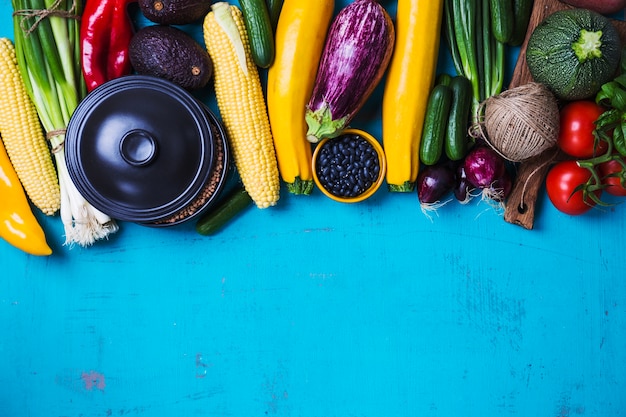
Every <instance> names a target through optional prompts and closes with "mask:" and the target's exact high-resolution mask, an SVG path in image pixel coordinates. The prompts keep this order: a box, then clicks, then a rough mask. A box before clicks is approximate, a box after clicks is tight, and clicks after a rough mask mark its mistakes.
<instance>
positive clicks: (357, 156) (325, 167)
mask: <svg viewBox="0 0 626 417" xmlns="http://www.w3.org/2000/svg"><path fill="white" fill-rule="evenodd" d="M379 172H380V166H379V163H378V155H377V154H376V151H375V149H374V148H373V147H372V145H370V144H369V143H368V142H367V141H366V140H365V139H363V138H361V137H360V136H358V135H355V134H350V135H344V136H340V137H337V138H334V139H331V140H330V141H328V142H327V143H326V144H325V145H324V146H323V148H322V149H320V152H319V153H318V160H317V174H318V178H319V180H320V183H321V185H322V186H323V187H324V188H326V189H327V190H329V191H330V192H331V193H332V194H334V195H336V196H339V197H356V196H358V195H359V194H362V193H363V192H365V191H366V190H367V189H368V188H369V187H371V185H372V184H373V183H374V182H375V181H376V180H377V178H378V173H379Z"/></svg>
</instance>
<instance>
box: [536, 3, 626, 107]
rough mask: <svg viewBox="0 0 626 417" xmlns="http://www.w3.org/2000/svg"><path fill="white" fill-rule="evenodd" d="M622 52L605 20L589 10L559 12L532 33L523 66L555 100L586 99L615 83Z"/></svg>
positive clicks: (615, 34)
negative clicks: (524, 65)
mask: <svg viewBox="0 0 626 417" xmlns="http://www.w3.org/2000/svg"><path fill="white" fill-rule="evenodd" d="M621 49H622V46H621V39H620V34H619V32H618V30H617V28H616V27H615V25H613V24H612V23H611V20H610V19H609V18H608V17H606V16H602V15H601V14H598V13H596V12H592V11H591V10H588V9H566V10H558V11H556V12H554V13H552V14H551V15H549V16H548V17H546V18H545V19H544V20H543V21H542V22H541V23H539V25H537V27H536V28H535V29H534V30H533V32H532V33H531V35H530V37H529V39H528V45H527V48H526V63H527V64H528V70H529V71H530V75H532V78H533V79H534V80H535V81H536V82H538V83H542V84H545V85H546V86H547V87H548V88H549V89H550V90H552V92H553V93H554V95H555V96H556V97H557V99H559V100H563V101H574V100H581V99H589V98H593V97H594V96H595V95H596V94H597V93H598V91H599V90H600V87H601V86H602V84H604V83H607V82H609V81H612V80H613V79H614V77H615V72H616V71H617V70H618V68H619V64H620V58H621Z"/></svg>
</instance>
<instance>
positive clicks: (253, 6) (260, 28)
mask: <svg viewBox="0 0 626 417" xmlns="http://www.w3.org/2000/svg"><path fill="white" fill-rule="evenodd" d="M265 1H266V0H240V1H239V5H240V6H241V12H242V14H243V21H244V24H245V26H246V31H247V32H248V38H249V41H250V54H251V55H252V60H253V61H254V63H255V64H257V66H259V67H261V68H269V66H270V65H272V62H273V61H274V54H275V53H276V51H275V45H274V31H273V30H272V22H271V20H270V15H269V10H268V8H267V3H266V2H265Z"/></svg>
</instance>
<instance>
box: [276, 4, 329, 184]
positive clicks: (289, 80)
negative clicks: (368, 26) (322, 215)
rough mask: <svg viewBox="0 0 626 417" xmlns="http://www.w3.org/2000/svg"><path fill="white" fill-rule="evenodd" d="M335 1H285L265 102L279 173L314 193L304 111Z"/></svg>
mask: <svg viewBox="0 0 626 417" xmlns="http://www.w3.org/2000/svg"><path fill="white" fill-rule="evenodd" d="M334 5H335V2H334V1H333V0H307V1H302V0H285V2H284V3H283V7H282V10H281V12H280V17H279V19H278V26H277V28H276V36H275V40H276V55H275V58H274V63H273V64H272V66H271V67H270V68H269V71H268V74H267V106H268V113H269V118H270V125H271V128H272V135H273V137H274V147H275V149H276V157H277V159H278V168H279V171H280V175H281V177H282V179H283V181H284V182H285V183H286V184H287V189H288V190H289V192H291V193H293V194H310V193H311V191H312V189H313V176H312V173H311V144H310V143H309V142H308V141H307V139H306V132H307V125H306V121H305V119H304V114H305V111H306V104H307V102H308V101H309V97H310V96H311V92H312V91H313V83H314V82H315V75H316V74H317V67H318V65H319V60H320V57H321V55H322V50H323V48H324V41H325V39H326V33H327V31H328V27H329V25H330V21H331V19H332V16H333V10H334Z"/></svg>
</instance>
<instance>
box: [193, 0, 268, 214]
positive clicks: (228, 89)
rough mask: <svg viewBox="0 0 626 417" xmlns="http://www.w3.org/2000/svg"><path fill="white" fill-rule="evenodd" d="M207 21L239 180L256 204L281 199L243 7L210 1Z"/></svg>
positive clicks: (216, 84) (220, 105)
mask: <svg viewBox="0 0 626 417" xmlns="http://www.w3.org/2000/svg"><path fill="white" fill-rule="evenodd" d="M211 9H212V10H211V12H209V13H208V14H207V16H206V17H205V20H204V23H203V32H204V40H205V44H206V47H207V51H208V52H209V55H210V56H211V59H212V60H213V67H214V69H213V71H214V72H213V74H214V87H215V95H216V98H217V106H218V109H219V112H220V115H221V117H222V121H223V123H224V128H225V130H226V134H227V136H228V139H229V142H230V145H231V149H232V152H233V159H234V161H235V166H236V167H237V171H238V172H239V175H240V177H241V181H242V183H243V185H244V187H245V189H246V191H247V192H248V194H249V195H250V197H251V198H252V200H253V201H254V202H255V204H256V205H257V207H259V208H266V207H270V206H273V205H275V204H276V203H277V201H278V198H279V190H280V176H279V173H278V163H277V161H276V154H275V150H274V142H273V139H272V133H271V129H270V124H269V118H268V115H267V106H266V104H265V99H264V96H263V89H262V86H261V81H260V78H259V73H258V69H257V67H256V65H255V64H254V61H252V57H251V54H250V46H249V44H248V34H247V32H246V30H245V26H244V22H243V16H242V13H241V10H240V9H239V8H238V7H236V6H233V5H230V4H228V3H227V2H218V3H215V4H213V5H212V6H211Z"/></svg>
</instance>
